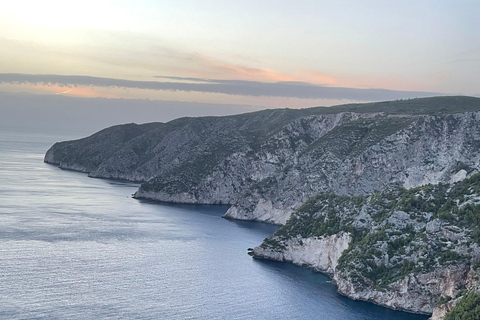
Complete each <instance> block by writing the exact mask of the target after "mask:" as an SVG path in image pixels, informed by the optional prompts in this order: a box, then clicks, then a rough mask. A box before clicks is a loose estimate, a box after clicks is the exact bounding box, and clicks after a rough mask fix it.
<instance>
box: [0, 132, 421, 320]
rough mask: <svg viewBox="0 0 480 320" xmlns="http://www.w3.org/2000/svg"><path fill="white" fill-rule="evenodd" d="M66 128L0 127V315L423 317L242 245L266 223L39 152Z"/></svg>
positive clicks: (266, 230)
mask: <svg viewBox="0 0 480 320" xmlns="http://www.w3.org/2000/svg"><path fill="white" fill-rule="evenodd" d="M74 138H80V136H74V135H71V134H69V133H64V132H27V131H26V130H18V129H16V130H13V129H12V130H6V129H1V130H0V319H328V320H374V319H391V320H401V319H402V320H403V319H409V320H417V319H418V320H420V319H421V320H425V319H427V317H425V316H420V315H413V314H409V313H404V312H399V311H393V310H390V309H386V308H382V307H379V306H376V305H374V304H372V303H367V302H359V301H353V300H350V299H348V298H346V297H344V296H341V295H340V294H338V293H337V292H336V287H335V285H334V284H332V283H331V282H330V280H329V278H327V277H326V276H324V275H322V274H318V273H315V272H313V271H311V270H308V269H305V268H300V267H296V266H293V265H291V264H289V263H280V262H273V261H264V260H255V259H253V258H251V257H250V256H249V255H247V248H251V247H254V246H257V245H259V244H260V243H261V242H262V240H263V239H264V238H265V237H267V236H268V235H270V234H271V233H273V232H274V231H275V230H276V228H277V226H274V225H270V224H264V223H258V222H245V221H234V220H226V219H223V218H222V214H223V213H224V212H225V211H226V210H227V207H226V206H207V205H202V206H198V205H169V204H162V203H155V202H150V201H142V200H136V199H133V198H132V194H133V193H134V192H135V191H136V189H137V188H138V185H137V184H135V183H129V182H120V181H112V180H103V179H93V178H89V177H87V175H86V174H85V173H79V172H72V171H65V170H61V169H58V168H57V167H55V166H53V165H49V164H45V163H44V162H43V156H44V154H45V152H46V151H47V150H48V148H49V147H50V146H51V145H52V144H53V143H55V142H57V141H63V140H70V139H74Z"/></svg>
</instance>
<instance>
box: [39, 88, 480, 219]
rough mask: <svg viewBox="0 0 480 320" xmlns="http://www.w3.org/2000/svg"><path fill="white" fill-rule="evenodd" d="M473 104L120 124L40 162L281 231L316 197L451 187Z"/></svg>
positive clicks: (471, 152) (470, 165) (461, 164)
mask: <svg viewBox="0 0 480 320" xmlns="http://www.w3.org/2000/svg"><path fill="white" fill-rule="evenodd" d="M478 110H480V99H478V98H469V97H435V98H424V99H413V100H404V101H391V102H381V103H371V104H354V105H344V106H337V107H331V108H324V107H319V108H310V109H301V110H289V109H282V110H265V111H260V112H254V113H250V114H243V115H238V116H229V117H204V118H182V119H177V120H174V121H171V122H168V123H164V124H160V123H157V124H154V123H153V124H146V125H141V126H138V125H134V124H130V125H125V126H117V127H112V128H109V129H105V130H103V131H101V132H99V133H97V134H95V135H93V136H91V137H88V138H85V139H81V140H78V141H69V142H62V143H58V144H55V145H54V146H53V147H52V148H51V149H50V150H49V151H48V152H47V154H46V157H45V161H46V162H49V163H55V164H57V165H59V166H60V167H61V168H67V169H74V170H80V171H84V172H89V174H90V176H92V177H102V178H116V179H126V180H132V181H141V182H144V183H143V184H142V185H141V187H140V189H139V191H138V192H137V193H136V194H135V197H137V198H151V199H156V200H160V201H168V202H177V203H225V204H231V205H232V207H231V208H230V209H229V211H228V212H227V214H226V216H227V217H231V218H235V219H246V220H261V221H268V222H273V223H279V224H282V223H285V221H287V219H288V218H289V216H290V214H291V212H293V211H294V210H295V209H297V208H298V207H300V206H301V204H302V203H303V202H304V201H306V200H307V199H308V198H309V197H311V196H313V195H315V194H317V193H319V192H330V191H332V192H335V193H338V194H351V195H355V194H368V193H371V192H374V191H379V190H382V189H383V188H385V187H386V186H388V185H392V184H395V185H402V186H405V187H413V186H418V185H422V184H425V183H437V182H450V181H456V180H460V179H463V178H464V177H466V176H469V175H471V174H472V173H474V172H476V171H478V169H479V166H480V148H479V146H480V125H479V124H480V123H479V121H480V115H479V114H478V113H477V112H476V111H478Z"/></svg>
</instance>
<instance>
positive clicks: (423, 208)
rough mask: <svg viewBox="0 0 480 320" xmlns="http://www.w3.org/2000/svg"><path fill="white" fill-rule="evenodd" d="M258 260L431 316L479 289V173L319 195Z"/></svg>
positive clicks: (262, 250) (259, 249)
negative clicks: (300, 269)
mask: <svg viewBox="0 0 480 320" xmlns="http://www.w3.org/2000/svg"><path fill="white" fill-rule="evenodd" d="M252 255H254V256H255V257H257V258H267V259H273V260H279V261H290V262H293V263H295V264H298V265H303V266H308V267H310V268H313V269H315V270H317V271H320V272H324V273H327V274H329V275H330V276H332V277H333V278H334V280H335V281H336V283H337V285H338V290H339V292H340V293H342V294H344V295H347V296H349V297H351V298H353V299H361V300H367V301H372V302H375V303H377V304H380V305H384V306H388V307H390V308H393V309H400V310H405V311H410V312H416V313H425V314H430V313H432V312H433V309H434V307H435V306H436V305H439V304H443V303H445V302H448V301H449V300H451V299H454V300H455V299H456V298H460V297H461V296H462V295H465V294H466V292H468V291H474V292H476V291H477V290H478V289H479V287H480V280H479V276H480V174H475V175H474V176H472V177H471V178H469V179H465V180H463V181H461V182H458V183H455V184H438V185H426V186H422V187H417V188H412V189H404V188H402V187H389V188H387V189H386V190H384V191H382V192H378V193H374V194H371V195H368V196H338V195H335V194H332V193H330V194H319V195H316V196H315V197H312V198H311V199H309V200H308V201H307V202H306V203H305V204H304V205H302V206H301V207H300V208H299V209H298V210H297V211H296V212H295V213H294V214H293V215H292V217H291V218H290V219H289V220H288V221H287V223H286V224H285V225H284V226H282V227H281V228H280V229H278V230H277V231H276V232H275V233H274V234H273V235H271V236H270V237H268V238H267V239H265V241H264V242H263V244H262V245H261V246H259V247H257V248H255V249H253V251H252Z"/></svg>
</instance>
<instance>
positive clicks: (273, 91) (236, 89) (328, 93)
mask: <svg viewBox="0 0 480 320" xmlns="http://www.w3.org/2000/svg"><path fill="white" fill-rule="evenodd" d="M162 78H164V79H167V80H176V81H175V82H173V81H135V80H126V79H114V78H100V77H90V76H77V75H55V74H20V73H1V74H0V83H10V84H23V83H25V84H43V85H58V86H63V87H119V88H135V89H148V90H167V91H184V92H204V93H221V94H227V95H240V96H254V97H286V98H300V99H338V100H340V99H350V100H356V101H379V100H394V99H401V98H415V97H427V96H433V95H439V93H435V92H422V91H397V90H387V89H358V88H345V87H327V86H321V85H315V84H311V83H306V82H297V81H281V82H273V83H271V82H259V81H248V80H218V79H202V78H182V77H162ZM179 80H181V81H183V82H178V81H179Z"/></svg>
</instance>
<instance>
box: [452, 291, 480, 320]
mask: <svg viewBox="0 0 480 320" xmlns="http://www.w3.org/2000/svg"><path fill="white" fill-rule="evenodd" d="M445 320H480V293H469V294H466V295H465V296H464V297H463V298H462V299H461V300H460V301H459V302H457V304H456V305H455V307H453V308H452V310H450V311H449V312H448V313H447V314H446V315H445Z"/></svg>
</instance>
